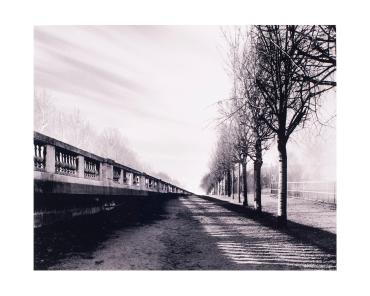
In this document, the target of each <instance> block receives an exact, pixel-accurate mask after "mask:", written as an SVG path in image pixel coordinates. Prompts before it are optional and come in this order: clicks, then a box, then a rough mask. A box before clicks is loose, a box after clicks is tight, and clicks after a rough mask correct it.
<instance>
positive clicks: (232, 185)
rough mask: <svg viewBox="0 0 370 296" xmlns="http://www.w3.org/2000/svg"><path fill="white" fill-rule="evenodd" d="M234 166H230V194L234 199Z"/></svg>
mask: <svg viewBox="0 0 370 296" xmlns="http://www.w3.org/2000/svg"><path fill="white" fill-rule="evenodd" d="M234 168H235V166H234V165H233V166H232V168H231V196H232V199H234V193H235V188H234V186H235V183H234V178H235V176H234Z"/></svg>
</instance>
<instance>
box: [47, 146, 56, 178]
mask: <svg viewBox="0 0 370 296" xmlns="http://www.w3.org/2000/svg"><path fill="white" fill-rule="evenodd" d="M45 171H46V172H48V173H52V174H54V173H55V147H54V146H51V145H46V155H45Z"/></svg>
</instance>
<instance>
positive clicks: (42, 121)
mask: <svg viewBox="0 0 370 296" xmlns="http://www.w3.org/2000/svg"><path fill="white" fill-rule="evenodd" d="M34 130H35V131H37V132H40V133H43V134H46V135H47V136H50V137H53V138H56V139H58V140H60V141H63V142H66V143H68V144H70V145H73V146H76V147H78V148H80V149H83V150H86V151H89V152H91V153H94V154H97V155H99V156H102V157H105V158H110V159H113V160H115V161H117V162H119V163H122V164H124V165H127V166H129V167H132V168H135V169H137V170H140V171H145V172H146V173H148V174H150V175H152V176H155V177H157V178H160V179H162V180H164V181H167V182H169V183H171V184H174V185H177V186H180V183H179V182H178V181H177V180H175V179H173V178H171V177H170V176H168V175H167V174H166V173H163V172H155V171H153V170H152V169H151V168H150V167H149V166H148V165H146V164H143V163H142V162H141V161H139V159H138V156H137V154H136V153H135V152H134V151H132V149H130V147H129V144H128V140H127V139H126V138H125V137H123V135H122V133H121V132H120V131H119V130H118V129H116V128H104V129H102V130H97V129H96V128H94V127H93V126H92V125H91V124H90V122H89V121H87V120H85V119H84V118H83V117H82V116H81V114H80V111H79V110H78V109H75V110H74V111H73V112H71V113H67V112H65V111H61V110H58V108H57V106H56V105H55V104H54V103H53V102H52V98H51V96H50V93H48V92H46V91H45V90H44V89H35V93H34Z"/></svg>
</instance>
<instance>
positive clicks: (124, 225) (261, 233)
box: [34, 25, 337, 270]
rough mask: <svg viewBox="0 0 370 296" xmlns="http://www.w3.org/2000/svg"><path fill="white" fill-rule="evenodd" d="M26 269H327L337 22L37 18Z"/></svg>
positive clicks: (332, 216)
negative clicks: (61, 22) (120, 22)
mask: <svg viewBox="0 0 370 296" xmlns="http://www.w3.org/2000/svg"><path fill="white" fill-rule="evenodd" d="M34 46H35V52H34V84H35V85H34V86H35V90H34V269H35V270H49V269H51V270H260V269H263V270H335V269H336V87H337V83H336V26H335V25H256V26H252V25H250V26H147V25H146V26H36V27H35V28H34Z"/></svg>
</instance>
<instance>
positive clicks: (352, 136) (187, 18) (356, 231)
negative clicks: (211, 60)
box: [0, 0, 370, 296]
mask: <svg viewBox="0 0 370 296" xmlns="http://www.w3.org/2000/svg"><path fill="white" fill-rule="evenodd" d="M364 3H365V1H364ZM0 11H1V12H2V13H1V14H2V16H1V18H0V19H1V22H2V23H1V34H0V36H1V46H0V48H1V63H0V65H1V67H0V68H1V84H2V92H1V96H2V100H1V102H2V108H1V110H2V112H1V114H2V115H1V125H0V126H1V131H2V133H1V135H2V142H1V154H0V155H1V156H2V157H1V160H2V161H1V170H0V171H1V179H0V180H2V182H1V184H2V189H1V200H2V204H1V209H2V211H1V215H0V217H1V229H2V231H1V235H2V240H1V241H2V243H1V253H0V254H1V270H2V276H1V282H2V284H1V288H0V289H1V290H0V291H1V294H2V295H9V294H10V295H12V294H17V295H22V294H23V295H28V294H31V293H37V294H38V295H50V294H52V295H63V296H65V295H75V294H82V293H83V294H84V295H91V294H93V295H108V294H113V293H119V294H131V293H132V294H139V295H140V294H144V295H145V294H147V295H153V294H154V295H173V294H175V295H177V294H180V295H198V294H204V293H206V294H207V295H208V294H217V295H237V294H239V293H243V294H244V293H245V294H257V293H258V295H260V294H262V295H266V294H274V295H276V294H277V295H280V294H281V295H297V294H298V295H310V296H312V295H316V294H319V295H335V294H338V293H342V292H343V294H344V295H345V294H348V293H351V294H352V295H356V294H364V293H362V291H366V290H368V288H367V287H366V286H367V282H366V280H367V277H366V274H368V272H367V267H368V264H369V262H368V259H366V260H365V258H367V257H368V251H369V250H368V244H367V243H366V237H367V234H368V229H366V228H364V226H367V225H368V220H367V216H368V215H367V212H368V211H369V209H370V207H369V198H370V196H369V193H368V190H367V189H365V186H366V185H367V183H368V182H369V181H368V177H369V173H368V167H369V146H368V145H367V144H368V141H367V135H368V134H369V132H368V131H367V127H368V126H369V123H368V120H369V117H370V115H369V111H368V110H370V106H369V101H370V98H369V94H368V90H365V88H366V86H367V85H368V81H367V78H368V77H369V74H368V69H370V67H369V65H368V54H367V51H368V48H369V46H368V45H369V41H368V39H369V38H368V36H367V32H366V27H369V26H366V25H368V24H367V20H368V11H369V10H368V9H366V7H365V6H364V4H363V3H362V2H360V1H351V3H350V4H349V5H348V6H345V5H342V4H340V3H338V2H336V1H322V0H320V1H316V0H314V1H302V3H301V4H300V2H298V1H273V0H271V1H257V0H256V1H253V2H251V1H249V2H247V1H216V0H215V1H193V0H192V1H189V0H188V1H163V0H157V1H149V0H148V1H143V0H137V1H133V2H131V3H128V2H127V1H110V0H105V1H79V2H77V1H76V0H74V1H71V0H64V1H50V0H49V1H8V2H7V4H5V5H4V4H3V3H2V4H1V8H0ZM262 23H279V24H286V23H300V24H303V23H305V24H313V23H330V24H336V25H337V26H338V27H337V28H338V60H339V64H338V75H337V78H338V93H337V98H338V121H337V122H338V166H337V167H338V174H337V175H338V271H337V272H35V271H33V270H32V267H33V258H32V244H33V237H32V160H30V157H29V156H30V155H31V153H30V154H27V152H26V150H27V149H29V150H30V151H31V149H32V146H31V145H32V144H31V143H32V126H33V124H32V95H33V78H32V77H33V73H32V71H33V36H32V33H33V25H41V24H45V25H46V24H198V25H201V24H217V25H224V24H262ZM313 293H314V294H313Z"/></svg>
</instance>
